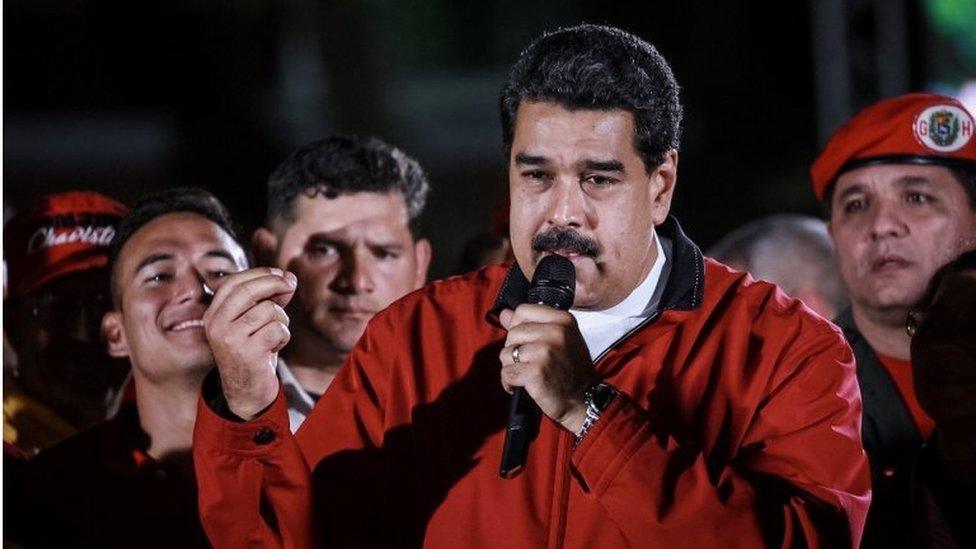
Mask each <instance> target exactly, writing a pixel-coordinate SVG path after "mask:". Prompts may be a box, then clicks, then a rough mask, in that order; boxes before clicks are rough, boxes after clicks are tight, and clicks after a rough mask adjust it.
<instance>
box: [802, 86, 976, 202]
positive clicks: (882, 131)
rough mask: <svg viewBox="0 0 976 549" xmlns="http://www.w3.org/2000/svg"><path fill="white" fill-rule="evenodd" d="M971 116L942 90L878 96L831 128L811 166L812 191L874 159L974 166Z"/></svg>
mask: <svg viewBox="0 0 976 549" xmlns="http://www.w3.org/2000/svg"><path fill="white" fill-rule="evenodd" d="M974 133H976V122H974V120H973V115H972V114H971V113H970V112H969V111H967V110H966V107H963V106H962V103H960V102H959V101H957V100H956V99H953V98H952V97H948V96H945V95H936V94H932V93H909V94H906V95H900V96H898V97H893V98H891V99H885V100H883V101H879V102H877V103H875V104H874V105H871V106H870V107H868V108H866V109H864V110H862V111H861V112H859V113H857V114H856V115H854V118H851V119H850V120H848V121H847V123H846V124H844V125H843V126H841V127H840V129H839V130H837V131H836V132H834V135H833V136H832V137H831V138H830V141H828V142H827V146H826V147H824V150H823V151H822V152H821V153H820V156H818V157H817V159H816V160H815V161H814V163H813V166H812V167H811V168H810V177H811V178H812V179H813V192H814V193H815V194H816V195H817V199H818V200H821V201H822V200H824V198H825V196H824V194H825V193H826V191H827V187H828V186H829V185H830V184H831V183H833V182H834V180H836V179H837V177H838V176H839V175H840V174H842V173H844V172H846V171H848V170H852V169H854V168H857V167H860V166H864V165H867V164H873V163H885V164H902V163H904V164H940V165H947V166H965V165H968V166H970V167H972V168H976V137H974V135H973V134H974Z"/></svg>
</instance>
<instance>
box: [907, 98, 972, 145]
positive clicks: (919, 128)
mask: <svg viewBox="0 0 976 549" xmlns="http://www.w3.org/2000/svg"><path fill="white" fill-rule="evenodd" d="M912 131H913V132H914V133H915V139H917V140H918V142H919V143H921V144H922V145H923V146H925V147H927V148H929V149H932V150H933V151H936V152H940V153H949V152H954V151H958V150H959V149H961V148H963V147H965V146H966V143H968V142H969V139H970V138H971V137H972V136H973V131H976V123H974V122H973V117H972V116H970V115H969V113H967V112H966V111H964V110H963V109H960V108H959V107H957V106H955V105H933V106H931V107H928V108H927V109H925V110H923V111H922V112H920V113H918V116H916V117H915V121H914V122H913V123H912Z"/></svg>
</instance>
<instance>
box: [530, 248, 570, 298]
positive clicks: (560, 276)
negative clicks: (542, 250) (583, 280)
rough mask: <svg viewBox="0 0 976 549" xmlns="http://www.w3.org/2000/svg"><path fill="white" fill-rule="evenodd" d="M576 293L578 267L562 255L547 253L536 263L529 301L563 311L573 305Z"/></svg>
mask: <svg viewBox="0 0 976 549" xmlns="http://www.w3.org/2000/svg"><path fill="white" fill-rule="evenodd" d="M575 295H576V267H574V266H573V262H572V261H570V260H568V259H566V258H565V257H563V256H561V255H555V254H553V255H547V256H546V257H543V258H542V260H541V261H539V264H538V265H536V268H535V274H533V275H532V285H531V287H529V292H528V302H529V303H539V304H542V305H548V306H550V307H555V308H557V309H561V310H563V311H565V310H568V309H569V308H570V307H572V306H573V298H574V297H575Z"/></svg>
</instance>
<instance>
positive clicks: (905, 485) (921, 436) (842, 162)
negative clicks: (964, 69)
mask: <svg viewBox="0 0 976 549" xmlns="http://www.w3.org/2000/svg"><path fill="white" fill-rule="evenodd" d="M974 132H976V122H974V120H973V116H972V114H971V113H969V112H968V111H967V110H966V109H965V107H963V106H962V105H961V104H960V103H959V102H958V101H956V100H955V99H952V98H950V97H945V96H941V95H933V94H922V93H916V94H907V95H903V96H899V97H895V98H891V99H886V100H884V101H880V102H878V103H876V104H874V105H871V106H870V107H868V108H866V109H864V110H863V111H861V112H860V113H858V114H857V115H855V116H854V117H853V118H852V119H851V120H850V121H848V122H847V123H846V124H845V125H844V126H843V127H842V128H841V129H839V130H838V131H837V132H836V133H835V134H834V135H833V136H832V137H831V139H830V141H829V142H828V143H827V146H826V147H825V148H824V150H823V152H822V153H821V154H820V156H819V157H818V158H817V160H816V162H814V164H813V167H812V170H811V175H812V178H813V184H814V191H815V192H816V195H817V198H818V199H820V200H821V201H822V202H823V203H824V205H825V206H826V207H827V211H828V212H829V219H828V222H829V228H830V234H831V237H832V238H833V240H834V244H835V249H836V250H837V262H838V265H839V267H840V272H841V276H842V278H843V279H844V284H845V285H846V286H847V290H848V293H849V295H850V300H851V308H850V310H848V311H846V312H844V313H842V314H841V315H840V316H839V317H838V318H837V320H836V322H837V324H838V325H839V326H840V327H841V328H843V329H844V335H845V336H846V337H847V340H848V342H849V343H850V344H851V347H852V348H853V349H854V356H855V357H856V359H857V377H858V382H859V384H860V386H861V392H862V395H863V397H864V421H863V426H864V427H863V437H864V447H865V449H866V450H867V452H868V457H869V459H870V462H871V474H872V479H873V482H872V504H871V512H870V514H869V515H868V523H867V528H866V530H865V539H864V544H865V546H867V547H892V546H898V545H901V544H902V543H905V540H909V539H912V538H911V536H912V535H913V534H912V531H911V523H912V521H911V512H912V511H911V506H912V498H911V495H910V491H909V487H910V481H911V478H910V477H911V470H912V463H913V461H914V460H915V457H916V454H917V453H918V450H919V448H921V446H922V443H923V441H924V440H925V439H926V438H927V437H928V436H929V435H930V434H931V433H932V430H933V428H934V426H935V424H934V422H933V421H932V419H931V418H930V417H929V415H928V414H927V413H926V412H925V410H924V409H923V408H922V407H921V406H920V405H919V403H918V399H917V398H916V396H915V389H914V387H913V380H912V364H911V359H910V356H909V355H910V353H909V348H910V344H911V338H910V337H909V336H908V334H907V333H906V332H905V319H906V318H907V316H908V312H909V310H910V309H911V307H912V306H913V305H914V304H915V303H917V302H918V300H919V299H920V298H921V297H922V295H923V293H924V291H925V287H926V285H927V284H928V281H929V279H930V278H931V277H932V274H933V273H935V272H936V271H937V270H938V269H939V267H941V266H942V265H944V264H945V263H946V262H947V261H949V260H950V259H952V258H953V257H955V256H957V255H958V254H959V253H960V252H961V251H963V250H966V249H970V248H972V247H974V246H976V138H974V137H973V133H974Z"/></svg>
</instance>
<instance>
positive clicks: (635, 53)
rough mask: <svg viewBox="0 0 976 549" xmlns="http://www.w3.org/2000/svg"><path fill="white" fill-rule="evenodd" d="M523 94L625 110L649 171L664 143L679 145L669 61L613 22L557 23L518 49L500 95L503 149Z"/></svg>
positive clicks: (567, 103)
mask: <svg viewBox="0 0 976 549" xmlns="http://www.w3.org/2000/svg"><path fill="white" fill-rule="evenodd" d="M523 101H546V102H554V103H556V104H558V105H561V106H563V107H564V108H566V109H570V110H575V109H599V110H607V109H624V110H626V111H629V112H630V113H632V114H633V115H634V120H635V123H636V126H637V131H636V135H635V136H634V148H635V149H636V151H637V152H638V153H639V154H640V156H641V158H642V159H643V160H644V166H645V168H646V169H647V171H648V172H651V171H652V170H653V169H654V168H656V167H657V166H659V165H660V164H661V162H663V161H664V154H665V153H666V152H667V151H668V150H670V149H674V150H678V147H679V142H680V138H681V117H682V108H681V101H680V99H679V87H678V83H677V81H676V80H675V79H674V74H673V73H672V72H671V67H670V66H668V62H667V61H665V59H664V57H662V56H661V54H660V53H658V51H657V49H655V48H654V46H652V45H651V44H649V43H647V42H646V41H644V40H642V39H640V38H638V37H637V36H634V35H632V34H630V33H627V32H625V31H622V30H620V29H617V28H613V27H606V26H601V25H590V24H586V25H579V26H576V27H571V28H562V29H559V30H556V31H554V32H551V33H547V34H545V35H543V36H542V37H541V38H539V39H538V40H536V41H535V42H533V43H532V44H531V45H530V46H529V47H528V48H526V49H525V50H524V51H523V52H522V53H521V55H519V58H518V61H516V63H515V66H514V67H512V71H511V73H510V74H509V77H508V82H507V83H506V84H505V87H504V89H503V90H502V93H501V100H500V109H501V119H502V136H503V139H504V142H505V150H506V152H507V153H510V152H511V147H512V139H513V137H514V135H513V134H514V131H515V130H514V127H515V117H516V115H517V114H518V108H519V104H521V103H522V102H523Z"/></svg>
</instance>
